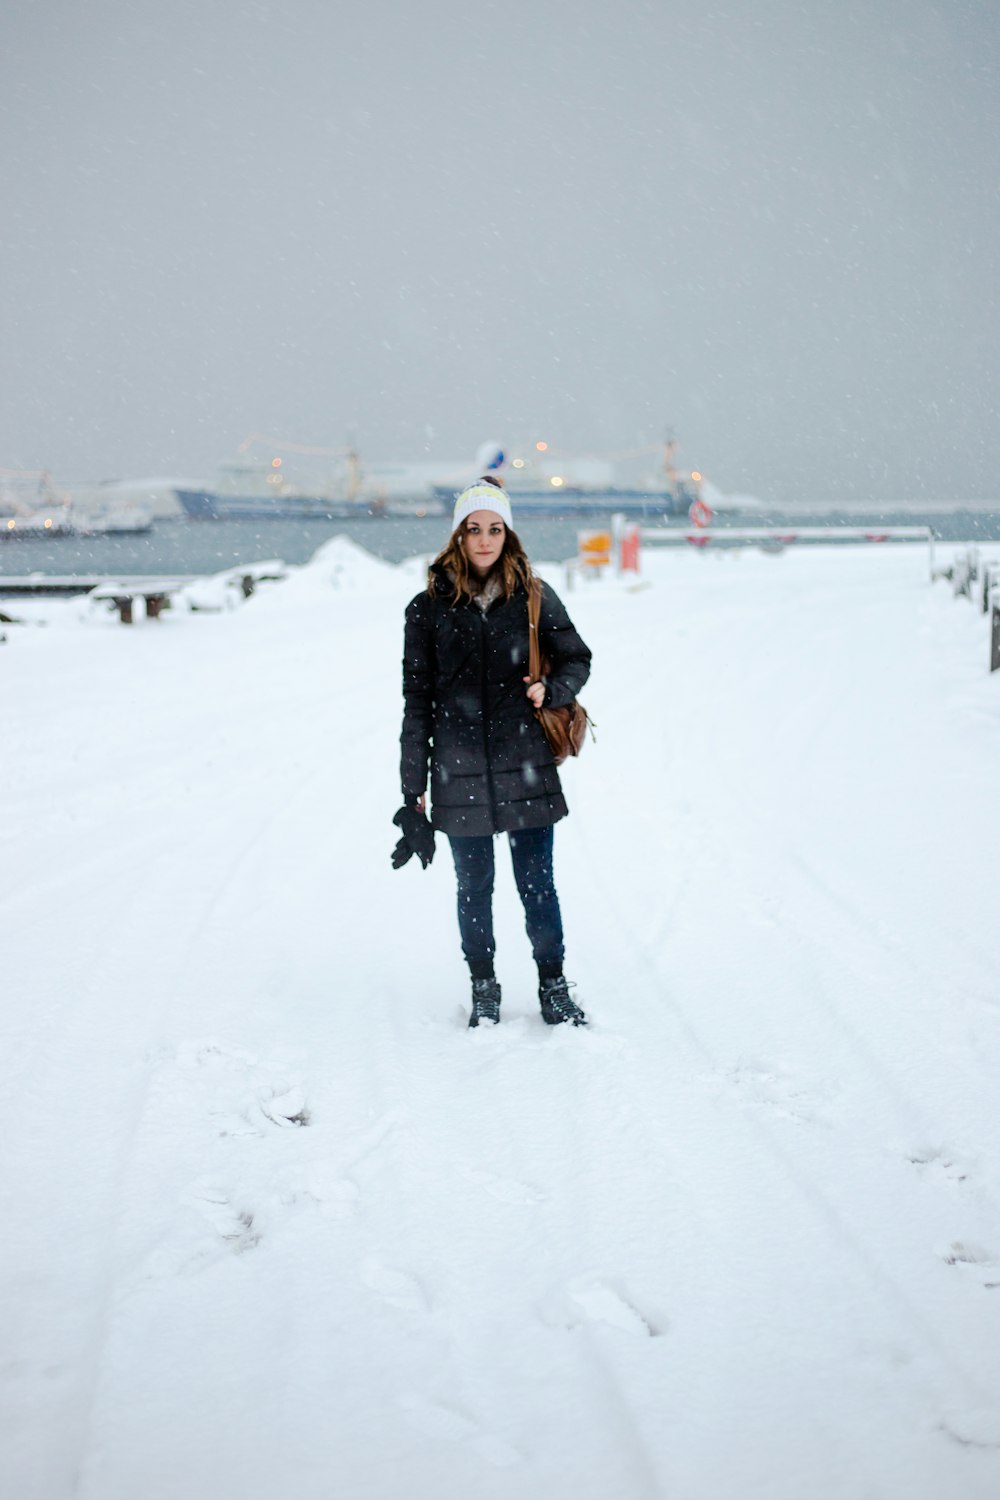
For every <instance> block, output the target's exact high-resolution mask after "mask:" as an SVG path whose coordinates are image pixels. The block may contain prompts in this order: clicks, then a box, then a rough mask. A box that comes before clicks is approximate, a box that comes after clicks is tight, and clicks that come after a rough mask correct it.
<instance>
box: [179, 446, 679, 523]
mask: <svg viewBox="0 0 1000 1500" xmlns="http://www.w3.org/2000/svg"><path fill="white" fill-rule="evenodd" d="M260 447H263V448H264V450H265V453H264V456H263V457H257V456H255V455H254V454H253V449H255V448H260ZM676 449H677V444H676V442H675V441H674V440H673V439H672V438H671V439H669V440H667V441H666V442H665V443H663V444H655V445H649V446H647V447H643V448H633V449H628V450H625V451H624V452H621V453H613V454H582V455H581V454H571V453H568V452H566V451H564V450H561V449H558V448H554V447H552V446H551V445H550V444H549V443H547V442H543V441H536V442H530V443H523V444H515V445H514V446H513V447H511V448H505V447H503V446H502V445H500V444H497V443H482V444H480V446H479V448H478V449H477V451H476V453H475V455H474V457H473V459H472V461H471V462H470V461H469V459H467V458H466V459H458V460H455V461H452V462H447V461H441V460H434V461H432V460H427V459H419V460H414V461H410V462H407V461H405V460H404V461H401V462H394V463H379V462H374V463H370V464H365V465H364V466H362V463H361V459H360V456H359V454H358V452H357V449H356V448H355V447H353V446H349V447H342V448H318V447H306V446H304V445H303V444H300V443H290V442H287V441H284V440H279V439H276V438H270V437H266V436H264V435H263V434H260V433H252V434H251V435H250V436H249V437H248V438H245V439H244V441H243V442H242V443H241V444H240V448H239V450H238V456H237V459H236V461H235V462H233V463H230V464H226V465H224V466H223V467H222V468H221V469H220V470H219V477H218V479H217V481H216V483H215V484H214V485H204V486H202V485H193V484H181V483H178V484H175V485H174V487H173V488H174V494H175V495H176V498H177V501H178V502H179V505H180V507H181V508H182V510H183V511H184V513H185V514H186V515H187V516H188V517H189V518H190V519H191V520H195V521H223V520H250V519H257V520H347V519H362V518H364V517H378V516H413V517H421V516H427V515H444V514H446V513H449V512H450V511H451V509H452V506H453V505H454V502H455V495H456V494H457V493H458V491H460V490H462V489H463V488H464V487H465V486H466V485H467V484H470V483H471V482H472V481H473V480H474V479H476V478H478V476H479V475H480V474H483V473H486V472H489V471H491V470H492V471H494V472H496V473H498V474H499V475H501V477H502V478H503V481H504V484H505V486H506V488H507V490H508V492H509V494H510V497H511V501H512V503H513V504H515V505H516V507H517V511H518V514H519V515H522V516H525V517H537V516H548V517H552V518H559V517H573V516H586V515H591V514H597V513H605V514H606V513H607V512H608V511H609V510H610V511H621V512H623V513H624V514H626V515H633V516H664V517H669V516H686V515H687V514H688V512H689V510H690V508H691V506H692V505H693V504H694V503H695V502H696V501H698V500H700V499H701V490H702V476H701V474H699V473H698V472H697V471H691V472H686V473H685V472H681V471H680V470H678V468H677V466H676V462H675V455H676ZM317 460H318V461H320V465H319V469H318V471H317V462H316V461H317ZM626 473H628V474H630V475H631V477H630V478H628V479H624V478H623V477H622V476H623V475H624V474H626Z"/></svg>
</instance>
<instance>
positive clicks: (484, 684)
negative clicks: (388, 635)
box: [393, 476, 590, 1026]
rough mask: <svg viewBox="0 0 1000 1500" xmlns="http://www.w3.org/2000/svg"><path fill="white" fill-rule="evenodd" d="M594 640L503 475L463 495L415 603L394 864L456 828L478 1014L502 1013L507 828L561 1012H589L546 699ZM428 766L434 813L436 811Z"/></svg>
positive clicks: (563, 1016)
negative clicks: (498, 884)
mask: <svg viewBox="0 0 1000 1500" xmlns="http://www.w3.org/2000/svg"><path fill="white" fill-rule="evenodd" d="M534 588H540V589H541V615H540V619H539V627H538V634H539V640H540V645H541V650H542V654H543V655H544V656H546V657H547V658H548V660H549V662H550V663H551V667H550V673H549V676H548V677H546V678H544V679H543V680H542V681H539V682H532V681H531V679H530V677H528V676H527V675H526V673H527V668H528V594H529V590H531V589H534ZM589 673H590V652H589V650H588V649H587V647H586V646H585V645H584V643H583V641H582V640H581V639H580V637H579V635H578V634H577V632H576V630H575V629H574V627H573V624H572V621H571V620H570V618H569V615H568V614H567V613H566V610H565V608H564V606H563V604H562V603H561V601H560V600H559V598H558V597H557V596H556V594H555V593H554V592H553V590H552V589H550V588H549V586H548V584H543V583H541V581H540V580H537V579H536V576H535V574H534V573H533V572H532V569H531V564H530V563H529V561H528V558H527V555H526V554H525V551H524V548H523V547H522V546H521V543H520V541H519V540H518V538H517V535H516V534H515V532H514V530H513V517H512V515H511V507H510V500H509V499H508V497H507V495H506V493H505V492H504V489H503V486H502V485H501V484H500V482H499V480H497V479H496V478H494V477H492V476H490V477H487V478H483V479H480V480H478V481H477V482H476V483H475V484H473V485H471V486H470V487H469V488H468V489H467V490H463V492H462V494H461V495H459V497H458V500H457V502H456V505H455V514H454V519H453V521H452V534H451V539H450V540H449V542H448V544H447V546H446V547H445V548H444V549H443V551H442V552H441V553H440V554H439V555H438V557H437V558H436V559H435V560H434V562H433V563H432V564H431V567H430V570H429V573H428V585H427V589H426V591H425V592H424V593H422V594H418V595H417V597H416V598H415V599H414V600H412V602H411V603H410V604H409V606H408V607H407V610H406V634H405V644H404V653H403V697H404V699H405V710H404V714H403V732H402V735H401V744H402V765H401V776H402V783H403V806H402V807H401V808H400V810H399V812H398V813H397V814H396V816H395V818H394V819H393V821H394V822H395V823H396V825H397V826H398V827H399V828H400V829H401V831H402V834H403V837H402V838H401V839H400V841H399V843H398V844H397V846H396V850H395V853H394V855H393V865H394V867H395V868H397V869H398V868H399V866H400V865H403V864H405V863H406V861H407V860H408V859H409V858H410V857H411V855H413V854H416V855H417V856H418V858H419V859H420V861H421V863H422V864H423V866H424V868H425V869H426V867H427V865H428V864H429V863H430V861H431V860H432V859H433V857H434V831H435V829H437V830H439V831H440V832H441V833H445V834H447V835H448V839H449V841H450V843H451V851H452V856H453V858H454V861H455V873H456V875H457V877H458V926H459V933H460V935H461V940H462V952H463V953H464V955H465V959H466V962H467V963H468V965H469V972H470V974H471V976H472V1014H471V1016H470V1018H469V1025H470V1026H478V1025H479V1024H480V1023H481V1022H483V1021H486V1022H490V1023H492V1024H494V1025H495V1024H496V1023H497V1022H498V1021H499V1020H500V985H499V983H498V981H497V979H496V975H495V974H494V970H493V957H494V952H495V944H494V938H493V875H494V863H493V838H494V835H495V834H498V833H506V834H508V835H509V838H510V852H511V860H512V862H513V866H514V878H515V881H516V883H517V889H518V894H519V895H520V897H521V902H522V904H523V906H524V916H525V925H526V927H527V932H528V937H529V939H530V941H531V948H532V953H533V955H534V959H535V962H536V964H537V965H538V998H539V1001H540V1003H541V1008H542V1016H543V1018H544V1020H545V1021H546V1022H547V1023H548V1024H549V1025H550V1026H555V1025H558V1024H559V1023H560V1022H563V1021H569V1022H572V1024H573V1025H574V1026H580V1025H582V1024H584V1023H585V1021H586V1017H585V1016H584V1014H583V1011H582V1010H581V1009H580V1007H579V1006H578V1005H576V1004H575V1003H574V1001H573V1000H572V999H571V997H570V993H569V985H568V984H567V981H566V979H565V978H564V976H563V930H562V918H561V916H560V912H559V898H558V896H557V894H556V888H555V883H554V880H553V874H552V840H553V825H554V824H555V823H557V822H558V821H559V819H560V818H564V817H565V816H566V813H567V807H566V802H565V799H564V798H563V794H562V788H561V786H560V784H559V773H558V771H557V770H556V766H555V761H554V759H553V756H552V751H551V750H550V749H549V745H548V741H547V740H546V738H545V735H544V733H543V732H542V727H541V725H540V724H539V722H538V720H537V719H536V717H535V714H534V710H535V709H536V708H541V707H543V706H544V707H547V708H559V707H562V706H563V705H565V704H568V703H570V702H572V700H573V699H574V698H575V697H576V695H577V693H578V692H579V691H580V689H581V687H582V686H583V684H584V683H585V682H586V680H587V677H588V676H589ZM428 765H429V766H430V781H431V817H430V818H429V819H428V817H427V813H426V795H425V794H426V787H427V771H428Z"/></svg>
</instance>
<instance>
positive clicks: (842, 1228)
mask: <svg viewBox="0 0 1000 1500" xmlns="http://www.w3.org/2000/svg"><path fill="white" fill-rule="evenodd" d="M581 842H582V843H583V845H584V847H585V849H586V851H587V855H588V857H587V858H585V859H583V860H581V861H579V862H578V868H580V869H583V870H585V871H586V872H587V877H586V878H587V881H588V883H589V884H590V885H591V887H592V888H593V889H594V890H595V891H597V892H599V901H598V903H597V904H598V907H599V909H600V910H601V911H602V913H606V914H609V915H610V916H611V917H612V920H613V922H614V925H615V926H616V927H617V929H618V931H619V933H620V934H621V938H622V942H621V943H620V944H619V950H620V951H624V952H627V953H629V954H630V955H631V956H632V961H633V965H634V966H635V967H637V968H639V969H640V970H641V971H642V972H643V973H644V974H645V976H646V980H647V983H646V985H645V986H643V987H641V988H640V993H641V992H642V989H645V991H646V993H647V994H651V993H655V994H658V995H659V997H660V999H661V1001H662V1003H663V1005H665V1007H666V1008H667V1010H668V1011H669V1013H670V1015H671V1018H672V1020H673V1021H674V1023H675V1025H676V1026H677V1028H678V1030H679V1032H680V1034H681V1036H682V1037H683V1038H684V1040H685V1042H686V1043H687V1045H688V1046H689V1047H690V1048H691V1049H692V1051H693V1052H694V1054H695V1056H696V1057H697V1059H698V1061H699V1063H700V1065H701V1066H702V1067H705V1066H706V1065H707V1068H708V1071H709V1073H710V1074H718V1073H720V1072H724V1071H725V1069H724V1068H723V1066H722V1064H721V1063H720V1060H719V1058H718V1056H717V1054H716V1053H715V1052H714V1050H713V1049H712V1047H711V1045H710V1044H709V1043H708V1042H707V1041H706V1040H705V1038H704V1036H703V1035H702V1034H701V1032H700V1030H699V1028H698V1026H697V1025H696V1024H695V1022H694V1021H693V1020H692V1019H691V1017H690V1016H689V1015H688V1014H687V1011H686V1009H685V1007H684V1006H683V1004H682V1003H681V1001H680V1000H679V998H677V996H676V994H675V993H674V991H673V989H672V988H671V987H668V986H664V985H663V983H662V980H661V978H660V973H659V968H658V965H657V963H656V961H655V959H653V958H652V957H651V956H650V953H649V952H648V949H647V947H646V945H645V943H644V942H643V940H642V937H641V935H640V934H639V932H638V931H637V930H636V928H635V926H634V924H633V923H632V921H631V920H630V919H629V917H627V916H626V915H625V913H624V910H623V908H622V904H621V900H620V898H619V890H620V887H615V888H614V889H613V888H612V887H611V886H610V884H609V882H608V881H607V879H606V878H605V876H604V874H603V866H602V864H601V862H600V861H598V860H595V859H594V858H593V857H590V850H589V848H587V840H586V831H585V829H584V831H583V833H582V835H581ZM801 942H802V940H801V939H799V943H800V944H801ZM816 981H817V982H820V980H819V976H818V975H816ZM645 1009H646V1014H645V1015H644V1016H643V1017H641V1018H639V1019H640V1020H641V1024H642V1026H643V1028H644V1029H645V1028H650V1029H653V1030H655V1025H653V1020H654V1018H653V1015H652V1013H651V1012H650V1008H649V1006H648V1005H647V1006H646V1008H645ZM848 1034H849V1035H850V1033H848ZM851 1039H852V1041H853V1037H852V1038H851ZM859 1051H862V1049H861V1048H860V1047H859ZM862 1055H863V1054H862ZM876 1076H877V1077H880V1074H879V1073H878V1072H876ZM714 1106H715V1109H716V1111H717V1113H718V1115H719V1116H721V1117H722V1118H723V1120H724V1121H725V1124H726V1126H727V1128H728V1129H729V1130H732V1128H733V1125H732V1120H731V1118H730V1116H729V1115H728V1113H727V1112H726V1111H725V1110H724V1108H723V1105H722V1101H721V1100H716V1101H714ZM742 1118H743V1120H744V1121H745V1125H744V1127H743V1128H745V1129H749V1130H750V1131H751V1132H753V1133H754V1134H756V1135H757V1136H758V1137H759V1138H760V1140H761V1141H762V1142H763V1144H764V1145H765V1147H766V1150H767V1152H768V1154H769V1155H770V1157H771V1158H772V1160H773V1162H774V1163H775V1165H776V1166H778V1167H779V1168H780V1170H781V1171H782V1172H783V1174H784V1175H785V1176H786V1177H787V1179H788V1180H789V1181H790V1182H791V1183H792V1184H793V1186H794V1187H795V1189H796V1191H797V1193H798V1194H799V1195H800V1196H801V1197H802V1199H803V1200H804V1201H805V1202H807V1203H808V1204H809V1205H810V1207H811V1209H812V1211H813V1212H814V1213H816V1214H818V1215H819V1217H820V1219H821V1220H822V1222H824V1223H825V1224H826V1226H827V1229H828V1231H829V1232H830V1234H831V1236H832V1237H833V1238H834V1239H836V1240H837V1241H839V1243H841V1244H842V1245H843V1246H845V1247H846V1248H847V1249H848V1250H849V1251H850V1253H851V1255H852V1257H853V1258H854V1260H855V1261H856V1263H857V1264H858V1265H859V1266H860V1267H861V1268H862V1270H863V1272H864V1274H865V1277H866V1279H867V1280H868V1282H869V1284H870V1285H871V1287H872V1288H873V1290H874V1291H876V1292H877V1293H878V1294H879V1296H880V1298H881V1299H882V1301H883V1302H884V1303H885V1304H887V1305H890V1306H893V1307H895V1309H896V1312H897V1315H898V1316H899V1317H900V1319H901V1322H902V1326H903V1328H904V1329H909V1330H912V1331H915V1332H916V1333H918V1334H919V1336H920V1338H921V1340H922V1342H923V1344H924V1346H925V1348H926V1349H927V1350H928V1351H929V1352H930V1353H932V1354H933V1355H934V1356H935V1358H936V1359H937V1360H938V1361H939V1362H940V1364H941V1366H943V1367H944V1368H945V1369H948V1370H950V1372H951V1374H952V1375H953V1377H954V1378H955V1379H957V1380H958V1381H959V1383H960V1384H961V1386H962V1387H963V1388H964V1390H965V1392H966V1395H967V1396H968V1397H971V1398H972V1399H973V1400H974V1401H975V1402H976V1403H977V1404H978V1405H979V1406H980V1408H981V1409H982V1410H986V1411H988V1410H989V1409H990V1406H991V1397H990V1394H989V1392H988V1390H987V1389H986V1388H985V1387H984V1386H983V1385H982V1384H981V1382H980V1379H979V1377H978V1375H977V1374H976V1373H975V1372H974V1371H973V1370H972V1369H971V1368H970V1367H969V1366H968V1364H967V1362H966V1361H965V1359H964V1358H963V1357H962V1355H960V1354H959V1353H957V1352H956V1351H955V1350H954V1349H953V1348H952V1347H950V1345H949V1344H947V1343H946V1342H945V1341H944V1340H943V1339H942V1337H941V1336H940V1335H939V1333H938V1331H937V1330H936V1329H935V1328H934V1327H933V1325H932V1324H931V1323H930V1322H929V1321H928V1320H927V1319H926V1318H925V1317H924V1314H923V1312H922V1310H921V1308H920V1307H919V1306H918V1305H917V1304H916V1303H915V1302H914V1301H913V1300H912V1299H911V1298H909V1297H908V1296H907V1295H906V1293H905V1292H904V1290H903V1289H902V1287H901V1286H900V1285H899V1282H898V1279H897V1278H896V1277H894V1276H893V1275H892V1274H891V1272H889V1271H887V1270H886V1269H884V1268H883V1266H882V1265H881V1264H880V1262H879V1261H878V1259H877V1258H876V1257H875V1256H874V1255H873V1254H872V1253H871V1251H870V1249H869V1247H868V1246H867V1245H866V1244H864V1243H863V1242H862V1241H861V1240H860V1239H859V1238H858V1237H857V1236H856V1235H855V1234H854V1233H853V1232H852V1231H851V1230H850V1228H849V1227H848V1225H847V1223H846V1221H845V1220H844V1218H843V1216H842V1214H841V1213H840V1212H839V1210H838V1209H837V1208H836V1206H835V1205H834V1203H833V1202H832V1200H831V1199H830V1197H829V1195H828V1194H827V1193H826V1192H824V1190H823V1189H822V1188H821V1187H820V1185H819V1184H818V1183H817V1182H816V1181H815V1180H813V1179H812V1178H811V1177H809V1176H807V1175H805V1173H804V1172H803V1171H802V1170H801V1169H800V1167H799V1165H798V1163H797V1162H796V1161H795V1159H794V1158H793V1157H792V1155H791V1154H790V1153H789V1151H788V1150H786V1148H785V1147H784V1146H782V1145H781V1143H780V1142H779V1140H778V1138H777V1135H776V1132H775V1130H774V1128H773V1127H772V1126H771V1124H770V1123H769V1122H768V1121H767V1120H765V1119H764V1118H763V1117H761V1116H754V1115H750V1116H743V1117H742ZM733 1154H734V1156H735V1155H736V1153H733ZM926 1396H927V1399H928V1401H929V1403H930V1404H933V1405H937V1406H940V1404H941V1393H939V1392H935V1391H933V1390H930V1389H928V1390H927V1391H926Z"/></svg>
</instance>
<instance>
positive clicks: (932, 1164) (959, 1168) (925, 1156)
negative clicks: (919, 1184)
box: [906, 1146, 970, 1184]
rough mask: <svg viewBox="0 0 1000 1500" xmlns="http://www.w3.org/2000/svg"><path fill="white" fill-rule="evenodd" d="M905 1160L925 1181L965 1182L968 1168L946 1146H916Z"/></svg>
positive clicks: (942, 1182) (941, 1182)
mask: <svg viewBox="0 0 1000 1500" xmlns="http://www.w3.org/2000/svg"><path fill="white" fill-rule="evenodd" d="M906 1159H907V1161H908V1162H909V1163H910V1165H911V1166H912V1167H916V1169H917V1172H918V1174H919V1176H921V1177H922V1178H924V1180H925V1181H927V1182H933V1183H938V1184H953V1183H959V1182H965V1181H966V1180H967V1178H968V1176H969V1172H970V1168H969V1167H968V1165H967V1164H966V1163H965V1162H963V1161H961V1160H960V1159H959V1158H958V1156H957V1155H956V1153H955V1152H954V1151H949V1150H948V1148H947V1146H918V1147H916V1149H915V1150H913V1151H911V1152H910V1153H909V1154H908V1155H907V1158H906Z"/></svg>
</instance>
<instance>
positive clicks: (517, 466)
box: [514, 458, 524, 469]
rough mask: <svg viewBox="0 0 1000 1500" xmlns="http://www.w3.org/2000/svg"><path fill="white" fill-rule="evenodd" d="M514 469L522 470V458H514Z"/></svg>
mask: <svg viewBox="0 0 1000 1500" xmlns="http://www.w3.org/2000/svg"><path fill="white" fill-rule="evenodd" d="M514 468H515V469H523V468H524V459H523V458H515V460H514Z"/></svg>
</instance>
